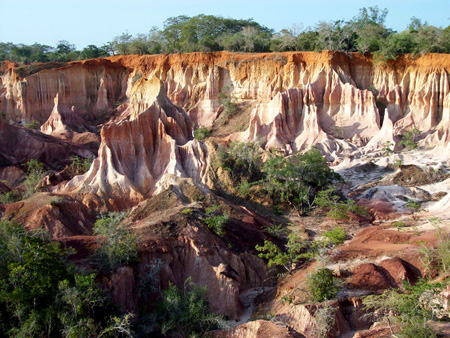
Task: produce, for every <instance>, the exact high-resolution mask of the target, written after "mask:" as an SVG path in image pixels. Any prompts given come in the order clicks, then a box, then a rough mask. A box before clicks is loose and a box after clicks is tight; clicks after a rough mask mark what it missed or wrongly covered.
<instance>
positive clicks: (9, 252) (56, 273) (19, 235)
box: [0, 221, 129, 338]
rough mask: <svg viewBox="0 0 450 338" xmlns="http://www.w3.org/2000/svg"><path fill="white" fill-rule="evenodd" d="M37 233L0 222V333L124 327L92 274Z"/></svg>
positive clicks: (104, 331) (112, 333)
mask: <svg viewBox="0 0 450 338" xmlns="http://www.w3.org/2000/svg"><path fill="white" fill-rule="evenodd" d="M41 234H42V233H40V232H34V233H27V232H26V231H25V230H24V228H23V227H22V226H20V225H16V224H14V223H12V222H7V221H2V222H0V336H2V337H11V338H12V337H23V338H25V337H27V338H41V337H65V338H69V337H70V338H75V337H77V338H78V337H100V336H103V337H119V336H121V335H119V334H118V330H116V328H117V323H118V322H119V323H121V325H122V327H123V328H126V329H127V330H129V325H128V326H126V325H125V324H126V322H124V321H123V320H122V319H121V318H119V317H115V315H116V312H115V311H114V310H113V307H112V306H111V304H110V303H109V301H108V300H107V299H106V297H105V295H104V294H103V292H102V291H101V290H100V289H99V287H98V286H97V284H96V283H95V278H96V277H95V274H93V273H91V274H85V273H82V272H79V271H77V268H76V267H75V266H74V265H72V264H71V263H70V262H69V261H68V260H67V257H68V254H69V253H70V252H69V251H67V250H65V249H63V248H61V245H60V244H59V243H57V242H51V241H48V240H44V239H42V238H40V237H39V236H38V235H41ZM110 318H113V319H111V320H110ZM128 324H129V323H128ZM122 337H123V335H122Z"/></svg>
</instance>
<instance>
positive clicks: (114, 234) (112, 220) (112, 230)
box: [94, 212, 137, 270]
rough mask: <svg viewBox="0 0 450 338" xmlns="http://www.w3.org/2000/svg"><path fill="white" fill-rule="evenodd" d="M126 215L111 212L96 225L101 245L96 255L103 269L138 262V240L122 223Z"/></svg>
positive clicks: (98, 241)
mask: <svg viewBox="0 0 450 338" xmlns="http://www.w3.org/2000/svg"><path fill="white" fill-rule="evenodd" d="M125 216H126V214H125V213H116V212H110V213H108V214H106V215H102V218H101V219H99V220H97V222H95V224H94V234H95V235H97V243H98V245H99V247H98V249H97V252H96V255H97V258H98V259H99V261H100V264H101V267H102V268H106V269H109V270H113V269H116V268H117V267H119V266H121V265H124V264H128V263H132V262H134V261H136V260H137V238H136V235H135V234H133V233H132V232H131V231H130V230H128V229H127V228H126V227H125V226H123V225H120V223H121V222H122V221H123V219H124V218H125Z"/></svg>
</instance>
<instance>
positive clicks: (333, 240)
mask: <svg viewBox="0 0 450 338" xmlns="http://www.w3.org/2000/svg"><path fill="white" fill-rule="evenodd" d="M322 237H323V238H324V239H325V242H326V245H331V246H335V245H339V244H342V243H344V241H345V239H346V238H347V234H346V233H345V231H344V229H342V228H341V227H336V228H334V229H333V230H330V231H327V232H324V233H323V235H322Z"/></svg>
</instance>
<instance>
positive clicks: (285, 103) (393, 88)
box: [0, 51, 450, 206]
mask: <svg viewBox="0 0 450 338" xmlns="http://www.w3.org/2000/svg"><path fill="white" fill-rule="evenodd" d="M55 67H56V68H52V69H43V70H39V67H37V68H36V69H34V73H33V70H32V69H31V70H28V71H27V72H23V71H19V70H17V69H15V68H14V67H13V65H11V64H9V63H5V64H3V68H2V69H3V75H2V76H1V90H0V93H1V96H0V109H1V111H2V112H3V113H4V115H5V117H6V120H7V121H9V122H10V123H18V122H21V121H22V122H30V121H32V120H37V121H39V122H40V124H42V127H41V130H42V131H43V132H45V133H48V134H51V135H65V137H66V139H69V140H71V141H74V135H75V142H76V143H77V141H76V140H79V139H80V137H79V134H80V131H79V130H78V131H75V134H74V128H73V126H74V125H77V126H84V130H83V131H85V132H86V133H87V134H86V133H84V134H83V135H84V136H83V137H84V138H86V137H87V138H88V139H89V140H92V136H86V135H90V134H89V132H90V131H92V126H93V125H95V124H98V122H99V121H101V120H102V119H105V118H106V117H111V116H112V117H113V119H112V120H110V121H112V122H110V123H108V124H107V125H106V126H105V127H104V128H103V130H102V133H101V146H100V150H99V158H98V159H97V160H96V161H95V162H94V164H93V166H92V168H91V170H90V171H89V173H87V174H86V175H84V176H82V177H77V178H75V179H74V180H73V181H72V182H70V183H69V184H68V185H67V187H66V188H65V190H66V191H71V192H73V191H79V189H81V188H83V189H85V190H88V191H89V192H90V196H91V197H89V200H90V201H96V200H106V201H109V202H108V203H110V204H112V205H113V204H114V203H116V202H114V201H116V200H118V199H119V197H120V202H117V203H118V204H122V206H130V205H133V204H135V203H136V202H138V201H139V200H142V199H143V198H145V197H148V196H151V195H153V194H154V193H156V192H159V191H161V190H162V189H164V188H165V187H167V186H168V184H170V182H171V181H172V180H173V178H174V177H176V176H183V177H191V178H192V179H193V181H194V182H195V183H198V184H200V185H202V184H206V183H207V179H206V176H205V172H206V167H207V161H206V159H207V150H206V148H205V146H204V145H203V144H201V143H199V142H197V141H195V140H192V138H193V137H192V135H193V126H205V127H211V126H212V125H213V124H214V122H215V120H216V119H217V118H218V117H220V115H221V114H222V112H223V107H222V105H221V103H220V102H219V101H220V100H219V98H220V97H222V100H223V96H224V95H225V96H226V97H229V98H230V99H232V100H234V101H235V102H236V103H237V104H238V105H241V107H244V108H242V110H245V109H247V114H248V115H249V116H250V119H249V122H248V128H247V130H246V131H244V132H236V133H234V134H232V135H228V136H227V137H228V139H229V140H240V141H258V142H261V143H262V145H263V146H264V147H276V148H280V149H283V150H285V151H286V152H287V153H289V152H292V151H296V150H303V149H306V148H307V147H309V146H311V145H317V146H318V147H319V148H321V149H322V150H323V151H324V153H326V154H327V157H328V159H329V160H337V159H338V158H339V157H340V156H343V155H349V154H350V153H354V152H355V150H356V149H357V147H360V148H359V150H360V151H363V149H364V148H361V147H362V146H365V145H367V143H369V145H368V146H369V147H368V149H369V148H370V149H376V148H380V147H381V146H382V144H383V143H384V142H385V141H394V143H395V142H396V141H398V138H396V135H398V134H401V133H402V132H404V131H405V130H407V129H411V128H413V127H417V128H419V129H420V130H421V131H422V132H423V133H424V134H423V135H426V137H425V138H424V139H423V140H422V141H421V142H422V143H423V144H424V145H428V146H432V147H435V148H436V151H442V149H447V147H448V141H449V136H448V135H449V133H450V131H449V130H448V128H449V127H448V126H449V123H448V122H449V119H450V117H449V116H450V94H449V93H450V79H449V72H450V59H449V58H448V56H447V55H442V54H441V55H437V54H436V55H435V54H429V55H426V56H423V57H419V58H417V59H412V58H411V57H409V56H404V57H401V58H399V59H398V60H397V61H395V62H391V63H390V64H388V65H376V64H374V63H373V62H372V60H371V59H370V58H366V57H364V56H361V55H358V54H350V55H345V54H341V53H333V52H326V51H325V52H322V53H312V52H305V53H283V54H257V55H239V54H230V53H226V52H221V53H209V54H202V53H192V54H175V55H157V56H114V57H110V58H106V59H95V60H86V61H80V62H73V63H69V64H67V65H64V66H63V67H59V68H58V66H57V65H56V66H55ZM245 107H247V108H245ZM240 113H242V114H243V112H242V111H241V112H240ZM382 126H383V130H381V128H382ZM75 129H76V128H75ZM83 137H82V138H81V139H83ZM371 140H372V141H371ZM369 141H370V142H369ZM80 142H82V141H80ZM78 143H79V142H78ZM93 196H94V197H93ZM95 196H96V197H95ZM98 203H100V202H98V201H97V202H95V204H98ZM117 203H116V204H117Z"/></svg>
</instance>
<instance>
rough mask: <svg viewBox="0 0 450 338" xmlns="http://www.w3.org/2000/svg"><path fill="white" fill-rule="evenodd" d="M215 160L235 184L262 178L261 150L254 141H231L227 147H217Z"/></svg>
mask: <svg viewBox="0 0 450 338" xmlns="http://www.w3.org/2000/svg"><path fill="white" fill-rule="evenodd" d="M217 160H218V162H219V166H220V167H221V168H223V169H224V170H227V171H228V172H229V173H230V175H231V178H232V180H233V182H234V183H235V184H236V185H239V184H240V183H242V182H247V183H251V182H255V181H257V180H259V179H261V178H262V166H263V162H262V151H261V149H260V147H259V145H258V144H256V143H241V142H231V143H230V145H229V146H228V148H226V149H224V148H219V150H218V151H217Z"/></svg>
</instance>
